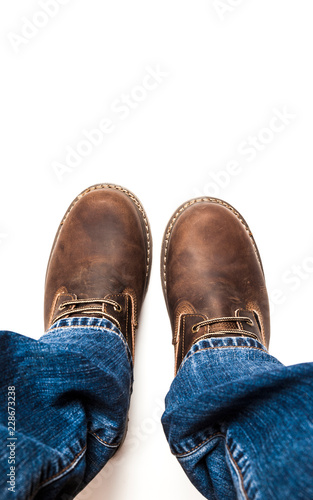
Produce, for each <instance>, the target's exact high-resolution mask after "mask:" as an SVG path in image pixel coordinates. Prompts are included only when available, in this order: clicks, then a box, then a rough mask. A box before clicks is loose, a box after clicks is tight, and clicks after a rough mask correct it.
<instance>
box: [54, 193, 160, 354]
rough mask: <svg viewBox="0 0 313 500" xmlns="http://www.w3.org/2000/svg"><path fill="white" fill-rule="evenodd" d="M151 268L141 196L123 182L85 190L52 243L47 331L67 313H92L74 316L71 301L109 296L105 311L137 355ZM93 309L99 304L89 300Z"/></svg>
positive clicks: (74, 203)
mask: <svg viewBox="0 0 313 500" xmlns="http://www.w3.org/2000/svg"><path fill="white" fill-rule="evenodd" d="M150 266H151V236H150V229H149V223H148V220H147V217H146V215H145V212H144V210H143V208H142V206H141V204H140V202H139V201H138V200H137V198H135V196H134V195H133V194H132V193H130V192H129V191H127V190H126V189H124V188H121V187H120V186H113V185H97V186H92V187H91V188H89V189H87V190H85V191H84V192H83V193H82V194H81V195H80V196H79V197H78V198H76V200H74V202H73V203H72V205H71V206H70V207H69V209H68V211H67V213H66V214H65V217H64V219H63V221H62V222H61V225H60V227H59V230H58V232H57V235H56V238H55V241H54V244H53V248H52V251H51V255H50V259H49V263H48V267H47V274H46V284H45V329H48V328H49V327H50V326H51V325H52V324H53V323H54V322H55V321H56V319H57V318H58V316H59V315H60V313H61V314H62V313H64V311H65V312H67V311H68V313H69V314H68V316H73V315H74V316H76V315H77V316H86V315H88V311H87V313H77V314H75V309H77V308H78V307H79V306H77V305H76V306H75V305H73V306H71V305H67V306H66V307H63V306H62V304H64V303H66V302H68V301H72V300H75V299H93V298H94V299H106V300H107V301H108V303H103V304H102V305H100V307H101V308H102V311H103V312H104V313H106V314H107V315H108V317H110V316H111V317H112V319H114V320H115V321H116V322H117V324H118V325H119V326H120V328H121V331H122V333H123V335H124V336H125V338H126V340H127V342H128V344H129V347H130V349H131V352H132V354H134V342H135V330H136V327H137V323H138V315H139V312H140V309H141V306H142V302H143V299H144V295H145V292H146V289H147V285H148V280H149V274H150ZM110 301H112V304H111V302H110ZM113 302H116V303H117V304H118V305H119V306H121V307H115V306H114V304H113ZM88 307H89V304H88ZM90 307H91V308H93V307H97V305H95V304H93V303H92V301H91V302H90ZM90 315H91V316H99V317H101V314H99V315H97V314H90ZM68 316H65V317H68Z"/></svg>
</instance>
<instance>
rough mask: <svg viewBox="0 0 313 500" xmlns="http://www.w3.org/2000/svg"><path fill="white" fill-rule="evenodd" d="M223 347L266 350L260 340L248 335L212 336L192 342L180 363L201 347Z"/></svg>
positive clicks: (201, 348)
mask: <svg viewBox="0 0 313 500" xmlns="http://www.w3.org/2000/svg"><path fill="white" fill-rule="evenodd" d="M225 347H226V348H227V347H229V348H233V347H253V348H257V349H261V350H262V351H265V352H268V350H267V349H266V347H265V346H264V345H263V344H261V342H259V341H258V340H255V339H252V338H250V337H212V338H208V339H202V340H199V342H196V343H195V344H193V346H192V347H191V349H190V351H188V353H187V354H186V356H185V358H184V360H183V363H182V364H184V363H185V361H186V360H187V359H188V358H190V356H193V354H195V353H196V352H198V351H201V350H203V349H219V348H225Z"/></svg>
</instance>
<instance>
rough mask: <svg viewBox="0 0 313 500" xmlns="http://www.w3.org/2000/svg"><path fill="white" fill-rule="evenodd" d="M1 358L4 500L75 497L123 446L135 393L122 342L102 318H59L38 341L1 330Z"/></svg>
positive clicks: (0, 482) (0, 491) (0, 489)
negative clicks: (10, 408) (11, 406)
mask: <svg viewBox="0 0 313 500" xmlns="http://www.w3.org/2000/svg"><path fill="white" fill-rule="evenodd" d="M0 357H1V371H2V377H1V410H0V438H1V443H2V446H1V453H0V498H1V500H4V499H9V498H10V499H12V498H14V500H25V499H27V500H28V499H36V500H39V499H40V500H55V499H58V500H69V499H72V498H74V496H76V495H77V494H78V493H79V492H80V491H81V490H82V489H83V488H84V487H85V486H86V485H87V484H88V483H89V482H90V481H91V480H92V479H93V477H94V476H95V475H96V474H97V473H98V472H99V471H100V470H101V469H102V467H103V466H104V465H105V464H106V463H107V461H108V460H109V459H110V458H111V457H112V456H113V455H114V453H115V452H116V450H117V449H118V447H119V445H120V444H121V442H122V441H123V437H124V434H125V431H126V426H127V414H128V409H129V402H130V395H131V391H132V360H131V354H130V351H129V348H128V346H127V344H126V341H125V340H124V337H123V336H122V335H121V333H120V332H119V330H118V329H117V328H116V327H115V326H114V325H113V324H112V323H111V322H110V321H107V320H106V319H97V318H71V319H62V320H60V321H58V322H57V323H56V324H55V325H53V326H52V328H50V330H48V332H47V333H46V334H45V335H43V337H41V339H40V340H39V341H38V340H33V339H30V338H27V337H24V336H21V335H18V334H16V333H12V332H1V333H0ZM12 387H15V390H14V391H12ZM8 388H10V389H11V390H8ZM8 393H10V394H11V396H8ZM9 397H10V398H11V400H10V402H14V398H15V408H16V412H15V419H16V420H15V433H14V438H15V439H12V437H11V436H10V432H14V431H13V430H12V429H13V428H14V426H12V425H9V429H10V431H8V409H7V406H8V404H7V401H8V398H9ZM13 417H14V415H13ZM11 422H12V420H11ZM13 423H14V421H13ZM5 443H11V447H7V446H6V444H5ZM14 445H15V446H14ZM10 453H11V457H12V458H11V460H12V459H13V460H14V463H13V462H12V464H9V463H8V462H9V460H10ZM10 467H15V470H14V474H11V478H12V479H13V481H12V484H14V490H11V491H10V490H9V489H8V488H10V482H7V481H10V476H7V474H10V472H11V471H10ZM14 491H15V493H14Z"/></svg>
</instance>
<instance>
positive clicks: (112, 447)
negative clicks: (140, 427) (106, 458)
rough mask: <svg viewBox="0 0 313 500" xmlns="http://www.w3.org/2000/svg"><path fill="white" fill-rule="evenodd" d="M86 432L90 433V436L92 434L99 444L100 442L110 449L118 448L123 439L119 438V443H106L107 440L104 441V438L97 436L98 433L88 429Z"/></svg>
mask: <svg viewBox="0 0 313 500" xmlns="http://www.w3.org/2000/svg"><path fill="white" fill-rule="evenodd" d="M88 434H90V435H91V436H93V437H94V438H95V439H96V440H97V441H99V442H100V444H102V445H103V446H106V447H107V448H111V449H113V450H114V449H116V448H119V447H120V446H121V444H122V442H123V440H121V441H120V442H119V443H117V444H110V443H108V442H107V441H105V440H104V439H102V438H101V437H100V436H98V434H96V433H95V432H92V431H88Z"/></svg>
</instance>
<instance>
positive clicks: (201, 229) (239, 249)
mask: <svg viewBox="0 0 313 500" xmlns="http://www.w3.org/2000/svg"><path fill="white" fill-rule="evenodd" d="M161 275H162V276H161V277H162V283H163V291H164V295H165V300H166V303H167V307H168V312H169V316H170V320H171V325H172V330H173V343H174V345H175V359H176V370H177V369H178V368H179V366H180V364H181V362H182V360H183V358H184V356H185V355H186V354H187V352H188V351H189V349H190V348H191V346H192V345H193V344H194V343H195V342H197V341H198V340H199V339H200V338H202V337H205V336H208V335H212V334H215V335H219V334H221V335H226V334H225V333H223V332H229V331H230V332H232V331H233V334H234V335H240V333H239V332H238V330H245V331H248V332H251V333H252V334H254V335H256V336H257V338H258V340H259V341H260V342H261V343H262V344H263V345H265V346H266V347H268V344H269V339H270V318H269V303H268V295H267V291H266V284H265V279H264V273H263V268H262V264H261V260H260V257H259V253H258V250H257V247H256V244H255V242H254V239H253V237H252V234H251V231H250V229H249V227H248V226H247V224H246V222H245V221H244V219H243V218H242V216H241V215H240V214H239V213H238V212H237V211H236V210H235V209H234V208H233V207H231V206H230V205H228V204H227V203H225V202H223V201H221V200H216V199H214V198H202V199H196V200H191V201H190V202H188V203H186V204H185V205H183V206H181V207H180V208H179V209H178V210H177V211H176V212H175V214H174V215H173V217H172V218H171V220H170V222H169V224H168V227H167V229H166V231H165V235H164V240H163V248H162V257H161ZM235 316H236V317H237V316H238V317H243V316H244V317H248V318H250V319H251V320H252V321H253V326H251V325H250V324H248V323H247V322H241V321H240V320H238V322H229V323H227V322H220V323H216V324H213V325H210V326H208V325H206V326H203V327H201V328H200V329H199V331H198V332H193V331H192V327H193V325H195V324H196V323H199V322H201V321H203V320H208V319H213V318H223V317H224V318H225V317H235Z"/></svg>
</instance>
